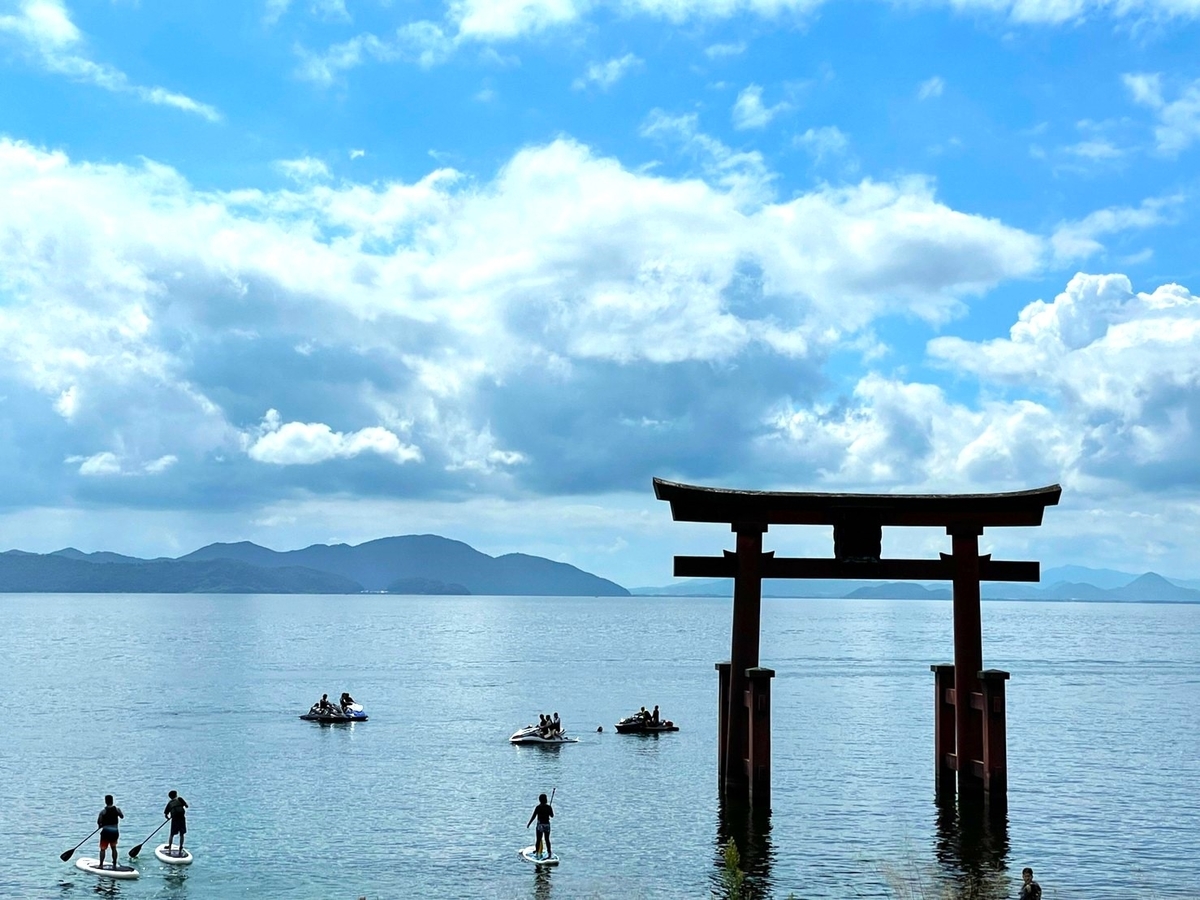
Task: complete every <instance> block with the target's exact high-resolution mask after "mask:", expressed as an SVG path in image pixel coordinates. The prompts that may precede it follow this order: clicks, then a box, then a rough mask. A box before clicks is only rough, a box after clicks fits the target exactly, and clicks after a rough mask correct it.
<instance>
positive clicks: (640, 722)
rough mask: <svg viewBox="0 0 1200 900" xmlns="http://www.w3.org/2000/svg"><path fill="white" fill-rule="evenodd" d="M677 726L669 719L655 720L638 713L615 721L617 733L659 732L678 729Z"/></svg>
mask: <svg viewBox="0 0 1200 900" xmlns="http://www.w3.org/2000/svg"><path fill="white" fill-rule="evenodd" d="M678 730H679V726H678V725H676V724H675V723H674V722H672V721H670V720H669V719H668V720H666V721H659V722H655V721H654V720H653V719H648V718H646V717H645V716H643V715H641V714H640V713H634V714H633V715H632V716H626V717H625V718H624V719H621V721H619V722H617V734H659V733H660V732H663V731H678Z"/></svg>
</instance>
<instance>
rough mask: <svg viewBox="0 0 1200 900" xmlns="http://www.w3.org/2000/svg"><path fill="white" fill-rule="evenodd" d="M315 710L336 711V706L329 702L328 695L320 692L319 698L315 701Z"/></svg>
mask: <svg viewBox="0 0 1200 900" xmlns="http://www.w3.org/2000/svg"><path fill="white" fill-rule="evenodd" d="M315 705H316V707H317V712H337V707H336V706H334V705H333V704H332V703H330V702H329V695H328V694H322V695H321V699H320V700H318V701H317V702H316V704H315Z"/></svg>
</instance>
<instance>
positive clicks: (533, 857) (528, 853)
mask: <svg viewBox="0 0 1200 900" xmlns="http://www.w3.org/2000/svg"><path fill="white" fill-rule="evenodd" d="M517 852H518V853H520V854H521V859H523V860H525V862H530V863H533V864H534V865H535V866H557V865H558V854H557V853H556V854H555V855H554V856H538V852H537V845H536V844H534V845H533V846H532V847H525V848H523V849H521V850H518V851H517Z"/></svg>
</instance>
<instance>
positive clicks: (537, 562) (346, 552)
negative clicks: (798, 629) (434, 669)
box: [0, 534, 629, 597]
mask: <svg viewBox="0 0 1200 900" xmlns="http://www.w3.org/2000/svg"><path fill="white" fill-rule="evenodd" d="M363 591H371V592H387V593H396V594H511V595H520V596H564V597H575V596H584V597H617V596H628V595H629V592H628V591H627V590H625V588H623V587H621V586H620V585H619V584H616V583H615V582H612V581H609V580H607V579H605V578H600V577H598V576H596V575H592V574H590V573H588V572H584V571H583V570H582V569H577V568H576V567H575V566H570V565H567V564H566V563H560V562H554V561H553V560H549V559H544V558H542V557H540V556H529V555H527V554H524V553H508V554H505V555H504V556H497V557H493V556H488V555H487V554H486V553H481V552H479V551H478V550H476V549H474V548H473V547H471V546H469V545H467V544H464V543H462V542H461V541H452V540H450V539H448V538H444V537H439V536H437V535H434V534H420V535H415V534H414V535H405V536H402V537H387V538H380V539H379V540H375V541H369V542H367V543H365V544H359V545H357V546H350V545H349V544H333V545H329V544H314V545H313V546H311V547H305V548H304V549H303V550H289V551H285V552H279V551H276V550H269V549H267V548H266V547H260V546H258V545H257V544H252V543H249V542H242V543H238V544H210V545H209V546H207V547H202V548H200V549H199V550H196V551H195V552H194V553H189V554H187V555H186V556H181V557H179V558H178V559H169V558H165V557H160V558H158V559H139V558H137V557H134V556H122V555H121V554H119V553H108V552H103V551H102V552H98V553H82V552H80V551H79V550H76V549H74V548H71V547H68V548H66V549H64V550H59V551H56V552H54V553H46V554H41V553H26V552H24V551H21V550H10V551H8V552H7V553H0V592H7V593H163V594H167V593H225V594H349V593H360V592H363Z"/></svg>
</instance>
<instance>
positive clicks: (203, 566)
mask: <svg viewBox="0 0 1200 900" xmlns="http://www.w3.org/2000/svg"><path fill="white" fill-rule="evenodd" d="M364 591H366V592H372V593H391V594H456V595H467V594H485V595H486V594H494V595H516V596H559V597H622V596H629V595H630V594H631V593H632V594H634V595H639V596H676V597H688V596H692V597H705V596H716V597H729V596H731V594H732V591H733V583H732V581H730V580H728V579H712V580H705V579H692V580H689V581H685V582H681V583H679V584H672V585H667V586H664V587H643V588H634V589H633V590H632V591H628V590H626V589H625V588H623V587H621V585H619V584H617V583H615V582H613V581H609V580H608V579H605V578H600V577H599V576H596V575H592V574H591V573H589V572H585V571H583V570H582V569H578V568H576V567H575V566H571V565H567V564H566V563H560V562H554V561H553V560H549V559H545V558H543V557H540V556H529V555H527V554H524V553H508V554H505V555H504V556H496V557H493V556H488V555H487V554H486V553H481V552H479V551H478V550H476V549H475V548H473V547H471V546H470V545H468V544H464V543H463V542H462V541H453V540H450V539H449V538H444V537H439V536H438V535H435V534H410V535H404V536H400V537H386V538H380V539H379V540H375V541H368V542H367V543H365V544H358V545H356V546H351V545H349V544H313V545H312V546H311V547H305V548H304V549H303V550H287V551H277V550H270V549H268V548H266V547H260V546H259V545H258V544H252V543H249V542H248V541H243V542H241V543H237V544H209V545H208V546H207V547H201V548H200V549H199V550H196V551H195V552H193V553H189V554H187V555H186V556H181V557H179V558H178V559H171V558H168V557H159V558H157V559H140V558H138V557H135V556H122V555H121V554H119V553H109V552H105V551H101V552H98V553H83V552H81V551H79V550H76V549H74V548H72V547H68V548H66V549H64V550H58V551H56V552H54V553H45V554H41V553H26V552H24V551H22V550H9V551H8V552H6V553H0V593H56V594H57V593H62V594H66V593H125V594H139V593H154V594H178V593H213V594H356V593H362V592H364ZM982 593H983V598H984V599H985V600H1092V601H1096V600H1100V601H1109V602H1111V601H1119V602H1147V601H1150V602H1159V603H1200V581H1195V580H1187V581H1185V580H1182V579H1174V580H1170V579H1167V578H1164V577H1163V576H1161V575H1158V574H1156V573H1154V572H1146V573H1145V574H1142V575H1136V574H1132V573H1129V572H1121V571H1118V570H1116V569H1090V568H1086V567H1084V566H1060V567H1057V568H1050V569H1046V570H1045V571H1044V572H1043V573H1042V580H1041V582H1040V583H1038V584H1005V583H994V582H985V583H984V584H983V586H982ZM763 596H765V597H817V598H821V597H828V598H847V599H862V598H871V599H887V600H944V599H949V598H950V586H949V585H948V584H945V583H925V582H915V581H899V582H888V581H885V582H878V581H841V580H834V579H831V580H821V579H813V580H811V581H786V580H767V581H764V582H763Z"/></svg>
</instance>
